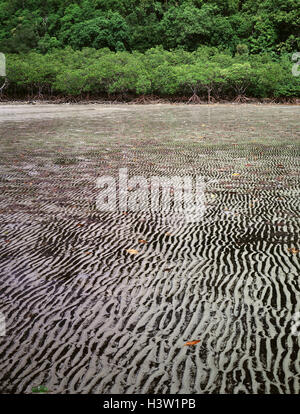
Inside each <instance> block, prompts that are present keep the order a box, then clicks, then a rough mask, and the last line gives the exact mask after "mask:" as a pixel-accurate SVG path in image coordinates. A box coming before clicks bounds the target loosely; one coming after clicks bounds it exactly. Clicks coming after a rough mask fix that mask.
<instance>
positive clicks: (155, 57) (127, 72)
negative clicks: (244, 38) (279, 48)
mask: <svg viewBox="0 0 300 414" xmlns="http://www.w3.org/2000/svg"><path fill="white" fill-rule="evenodd" d="M292 65H293V62H292V60H291V55H290V54H285V55H283V56H281V57H280V58H276V59H274V57H273V56H271V55H270V54H266V53H265V54H261V55H247V54H241V55H238V54H236V55H235V56H234V57H232V56H231V54H230V53H229V52H219V51H218V50H217V49H216V48H211V47H208V46H206V47H203V46H202V47H200V48H198V49H197V50H196V51H194V52H187V51H185V50H183V49H175V50H173V51H167V50H165V49H163V48H162V47H155V48H152V49H149V50H148V51H147V52H145V53H144V54H141V53H139V52H133V53H130V52H126V51H121V52H112V51H110V49H109V48H102V49H98V50H97V49H94V48H83V49H82V50H73V49H72V48H70V47H67V48H65V49H53V50H50V51H49V52H47V53H46V54H40V53H37V52H30V53H27V54H9V55H7V76H8V80H9V87H8V89H7V91H6V92H7V93H8V94H14V93H16V90H17V91H18V93H20V94H21V95H28V96H31V97H34V96H43V95H46V96H49V95H59V94H63V95H68V96H79V97H84V96H110V95H121V96H122V97H123V98H126V97H130V96H138V95H141V94H156V95H160V96H180V95H187V94H188V95H193V96H194V95H195V96H196V97H197V99H198V98H199V96H202V97H206V99H207V100H208V101H209V102H210V100H211V98H212V97H215V98H222V97H223V98H235V97H241V96H253V97H258V98H264V97H275V98H276V97H297V96H299V93H300V82H299V78H298V77H295V76H293V75H292Z"/></svg>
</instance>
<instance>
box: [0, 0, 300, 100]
mask: <svg viewBox="0 0 300 414" xmlns="http://www.w3.org/2000/svg"><path fill="white" fill-rule="evenodd" d="M0 21H1V26H0V51H1V52H4V53H6V54H7V65H8V78H9V79H8V80H9V86H8V87H7V89H6V90H5V93H6V94H10V95H15V94H19V95H28V96H42V95H54V94H65V95H71V96H98V95H105V96H110V95H112V94H116V95H122V96H123V97H127V96H131V95H133V96H135V95H140V94H157V95H161V96H175V95H184V94H186V93H192V94H194V95H196V96H198V95H199V94H200V95H201V97H206V98H207V99H208V100H209V101H210V99H211V97H217V98H220V97H231V98H234V97H236V96H240V95H241V96H243V95H247V96H255V97H261V98H263V97H267V96H268V97H270V96H272V97H284V96H285V97H294V96H299V77H295V76H292V73H291V67H292V64H293V63H292V61H291V55H292V53H293V52H296V51H299V50H300V39H299V26H300V3H299V0H261V1H260V2H257V1H254V0H246V1H240V0H154V1H151V0H47V1H45V0H28V1H25V0H0Z"/></svg>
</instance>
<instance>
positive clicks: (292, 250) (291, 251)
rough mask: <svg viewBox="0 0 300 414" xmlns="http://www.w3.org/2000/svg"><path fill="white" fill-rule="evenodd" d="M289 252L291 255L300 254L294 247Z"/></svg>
mask: <svg viewBox="0 0 300 414" xmlns="http://www.w3.org/2000/svg"><path fill="white" fill-rule="evenodd" d="M288 251H289V252H290V253H293V254H297V253H299V251H300V250H298V249H295V248H294V247H292V248H289V249H288Z"/></svg>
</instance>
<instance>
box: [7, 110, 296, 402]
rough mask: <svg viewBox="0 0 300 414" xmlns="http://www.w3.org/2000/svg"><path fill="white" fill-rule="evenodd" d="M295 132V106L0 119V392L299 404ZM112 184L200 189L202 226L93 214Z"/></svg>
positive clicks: (158, 217)
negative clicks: (125, 181) (230, 397)
mask: <svg viewBox="0 0 300 414" xmlns="http://www.w3.org/2000/svg"><path fill="white" fill-rule="evenodd" d="M299 126H300V116H299V107H297V106H281V105H276V106H261V105H239V106H235V105H211V106H206V105H201V106H197V105H195V106H186V105H149V106H135V105H119V106H109V105H76V106H72V105H35V106H28V105H17V106H13V105H2V106H0V190H1V191H0V281H1V284H0V312H2V315H3V316H4V317H5V323H6V335H5V336H1V337H0V353H1V359H0V367H1V368H0V369H1V377H0V391H1V392H2V393H31V392H32V387H34V386H38V385H44V386H46V387H47V388H48V390H49V391H50V392H51V393H249V394H251V393H285V394H290V393H292V394H294V393H299V392H300V383H299V378H300V367H299V360H300V358H299V336H297V331H296V332H295V329H294V330H293V324H294V321H293V315H294V314H295V313H296V312H299V311H300V298H299V292H300V287H299V273H300V272H299V249H300V245H299V244H300V243H299V229H300V222H299V210H300V209H299V207H300V201H299V171H300V168H299V129H300V128H299ZM120 168H127V169H128V174H129V176H130V177H131V176H136V175H139V176H143V177H145V178H147V179H150V177H152V176H168V177H172V176H180V177H183V176H192V177H195V176H201V177H202V179H203V182H204V183H205V187H204V188H205V209H204V213H203V215H202V216H201V217H199V218H198V219H197V220H194V221H192V222H187V221H185V220H184V219H183V218H182V217H181V216H180V217H179V216H176V214H172V212H169V213H168V212H159V211H152V210H145V211H142V212H141V211H130V209H128V210H126V211H119V210H116V211H113V212H105V211H100V210H99V209H97V205H96V197H97V195H99V191H100V190H99V189H98V188H97V186H96V179H97V178H98V177H101V176H103V175H109V176H112V177H115V178H116V179H117V178H118V174H119V169H120ZM145 191H146V189H145ZM141 240H142V242H141ZM128 249H131V250H132V251H134V253H129V252H128V251H127V250H128ZM135 251H137V253H135ZM298 330H299V328H298ZM193 340H199V341H200V342H199V343H197V344H195V345H192V346H185V343H186V342H187V341H193Z"/></svg>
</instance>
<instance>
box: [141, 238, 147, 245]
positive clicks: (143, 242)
mask: <svg viewBox="0 0 300 414" xmlns="http://www.w3.org/2000/svg"><path fill="white" fill-rule="evenodd" d="M139 243H142V244H146V243H148V242H147V240H143V239H139Z"/></svg>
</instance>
